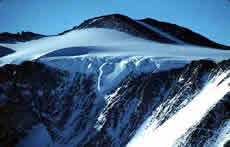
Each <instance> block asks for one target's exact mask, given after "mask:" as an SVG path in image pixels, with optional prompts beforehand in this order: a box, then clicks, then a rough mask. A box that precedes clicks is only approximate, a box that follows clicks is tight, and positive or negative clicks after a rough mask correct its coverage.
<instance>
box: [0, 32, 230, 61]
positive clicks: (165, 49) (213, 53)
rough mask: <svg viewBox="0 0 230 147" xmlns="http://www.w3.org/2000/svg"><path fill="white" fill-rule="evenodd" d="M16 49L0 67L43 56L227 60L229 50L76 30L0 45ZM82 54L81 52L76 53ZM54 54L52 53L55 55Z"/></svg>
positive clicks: (5, 58)
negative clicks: (162, 42)
mask: <svg viewBox="0 0 230 147" xmlns="http://www.w3.org/2000/svg"><path fill="white" fill-rule="evenodd" d="M0 45H1V46H4V47H7V48H13V49H15V50H16V53H13V54H10V55H8V56H5V57H2V58H1V59H0V64H1V65H5V64H10V63H11V64H18V63H22V62H23V61H26V60H29V61H31V60H35V59H38V58H40V57H42V56H49V57H51V56H53V57H55V56H69V55H70V53H73V56H74V55H78V56H81V55H86V54H87V55H91V56H97V57H101V56H116V57H117V56H152V57H157V58H164V57H168V58H179V59H181V58H183V59H184V60H198V59H212V60H215V61H221V60H223V59H228V58H229V56H230V52H229V51H226V50H218V49H210V48H202V47H193V46H179V45H169V44H160V43H157V42H153V41H149V40H144V39H142V38H137V37H134V36H131V35H129V34H126V33H123V32H118V31H115V30H111V29H99V28H96V29H95V28H94V29H84V30H74V31H71V32H68V33H66V34H64V35H61V36H51V37H44V38H41V39H38V40H32V41H27V42H19V43H16V44H0ZM75 50H79V51H75ZM52 52H53V53H52Z"/></svg>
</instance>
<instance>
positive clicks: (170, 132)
mask: <svg viewBox="0 0 230 147" xmlns="http://www.w3.org/2000/svg"><path fill="white" fill-rule="evenodd" d="M229 73H230V72H226V73H223V74H221V75H220V76H219V77H217V78H216V79H214V80H213V81H211V82H209V83H208V84H207V85H206V87H205V88H204V89H203V90H202V91H201V92H200V93H199V94H198V95H197V96H196V97H195V98H194V100H193V101H192V102H190V103H189V104H188V105H187V106H185V107H184V108H183V109H181V110H180V111H179V112H177V113H176V114H175V115H174V116H172V118H170V119H169V120H168V121H166V122H165V123H164V124H163V125H161V126H160V127H159V128H157V129H156V130H153V129H152V128H151V127H149V128H148V129H147V130H143V129H140V131H139V132H137V133H136V135H135V136H134V137H133V139H132V140H131V141H130V142H129V144H128V145H127V147H139V146H160V147H171V146H173V145H174V144H175V143H176V142H175V141H176V140H177V139H178V138H179V137H181V136H182V135H183V134H184V133H185V132H186V131H187V130H188V129H189V128H191V127H192V126H194V125H196V124H197V123H198V122H199V121H201V119H202V118H203V116H205V114H206V113H207V112H208V111H209V110H210V109H211V108H212V107H213V106H214V105H215V104H216V103H217V102H218V101H219V100H220V99H222V98H223V96H224V95H225V94H227V93H228V92H229V91H230V86H229V83H230V78H227V79H226V80H225V81H223V82H221V81H222V80H223V79H224V78H226V76H227V75H228V74H229ZM147 121H148V120H147ZM144 125H146V123H144ZM154 127H155V125H153V128H154ZM141 128H143V127H141Z"/></svg>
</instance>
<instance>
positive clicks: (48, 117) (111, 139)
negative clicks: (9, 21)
mask: <svg viewBox="0 0 230 147" xmlns="http://www.w3.org/2000/svg"><path fill="white" fill-rule="evenodd" d="M229 49H230V47H228V46H225V45H221V44H218V43H215V42H213V41H211V40H209V39H207V38H205V37H203V36H201V35H199V34H197V33H195V32H193V31H191V30H189V29H186V28H184V27H181V26H178V25H176V24H171V23H166V22H160V21H157V20H154V19H151V18H146V19H141V20H134V19H132V18H130V17H128V16H124V15H120V14H112V15H106V16H101V17H96V18H92V19H89V20H86V21H84V22H83V23H82V24H80V25H79V26H75V27H73V28H72V29H70V30H66V31H64V32H62V33H60V34H57V35H53V36H46V35H40V34H35V33H32V32H22V33H19V34H11V33H2V34H0V64H1V66H0V130H1V131H0V147H32V146H33V147H126V146H127V147H137V146H138V147H139V146H153V147H228V146H230V86H229V84H230V51H228V50H229Z"/></svg>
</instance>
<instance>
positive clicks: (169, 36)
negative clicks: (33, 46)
mask: <svg viewBox="0 0 230 147" xmlns="http://www.w3.org/2000/svg"><path fill="white" fill-rule="evenodd" d="M136 22H137V23H139V24H141V25H143V26H145V27H147V28H149V29H150V30H152V31H153V32H156V33H159V34H160V35H162V36H164V37H165V38H167V39H169V40H172V41H175V42H176V43H178V44H185V42H184V41H182V40H179V39H177V38H176V37H174V36H172V35H170V34H169V33H166V32H163V31H161V30H160V29H158V28H156V27H154V26H151V25H149V24H146V23H144V22H141V21H136Z"/></svg>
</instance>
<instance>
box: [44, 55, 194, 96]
mask: <svg viewBox="0 0 230 147" xmlns="http://www.w3.org/2000/svg"><path fill="white" fill-rule="evenodd" d="M40 62H42V63H45V64H47V65H49V66H51V67H55V68H58V69H62V70H66V71H69V72H70V73H73V75H74V73H76V72H80V73H85V74H92V73H93V74H96V75H97V90H98V92H99V93H100V94H102V95H103V94H106V93H107V92H109V91H110V90H111V89H112V88H114V87H115V86H118V84H119V83H120V82H121V81H122V80H123V79H124V78H125V77H126V76H127V75H129V74H130V73H133V74H135V75H137V74H140V73H142V72H145V73H146V72H159V71H165V70H169V69H172V68H181V67H183V66H184V65H185V64H187V63H189V62H190V61H189V60H187V61H186V60H184V59H174V58H160V59H159V58H155V57H147V56H145V57H143V56H127V57H94V56H78V57H65V58H64V57H52V58H42V59H40ZM89 66H90V68H88V67H89Z"/></svg>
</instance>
